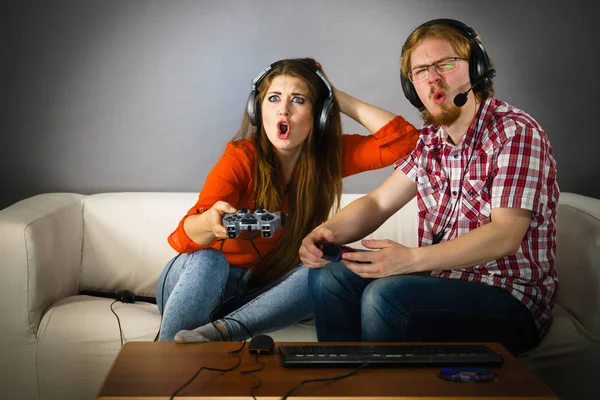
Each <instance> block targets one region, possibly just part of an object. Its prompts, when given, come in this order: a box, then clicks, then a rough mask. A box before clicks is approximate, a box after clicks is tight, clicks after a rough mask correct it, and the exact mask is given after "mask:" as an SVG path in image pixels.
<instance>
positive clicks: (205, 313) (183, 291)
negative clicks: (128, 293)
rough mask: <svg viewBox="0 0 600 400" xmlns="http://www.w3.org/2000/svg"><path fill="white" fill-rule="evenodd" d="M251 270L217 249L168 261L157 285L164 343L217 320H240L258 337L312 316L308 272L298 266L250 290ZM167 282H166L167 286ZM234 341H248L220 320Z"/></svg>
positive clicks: (239, 328)
mask: <svg viewBox="0 0 600 400" xmlns="http://www.w3.org/2000/svg"><path fill="white" fill-rule="evenodd" d="M250 276H251V270H250V269H248V268H239V267H235V266H230V265H229V263H228V262H227V259H226V258H225V256H224V255H223V253H221V252H220V251H218V250H215V249H203V250H198V251H195V252H193V253H184V254H180V255H178V256H177V257H175V258H173V259H172V260H171V261H169V262H168V263H167V265H166V266H165V268H164V269H163V271H162V273H161V275H160V277H159V279H158V284H157V286H156V303H157V305H158V309H159V311H160V313H161V314H162V323H161V327H160V334H159V338H158V339H159V340H160V341H172V340H174V337H175V334H176V333H177V332H179V331H180V330H182V329H187V330H190V329H195V328H197V327H199V326H202V325H205V324H207V323H208V322H210V321H213V320H214V319H216V318H232V319H235V320H236V321H239V322H241V323H242V324H243V325H244V326H245V327H246V328H248V329H249V330H250V333H251V334H252V335H253V336H254V335H257V334H261V333H268V332H272V331H276V330H279V329H283V328H285V327H287V326H289V325H292V324H295V323H296V322H299V321H303V320H306V319H311V318H312V309H311V308H310V304H309V301H308V289H307V279H308V268H306V267H304V266H298V267H296V268H294V269H292V270H291V271H289V272H288V273H287V274H286V275H284V276H283V277H281V278H280V279H278V280H277V281H275V282H272V283H269V284H267V285H263V286H260V287H257V288H249V286H248V282H249V280H250ZM165 281H166V284H165ZM219 322H221V323H222V324H223V325H224V326H225V328H226V329H227V334H228V338H229V339H230V340H241V339H245V338H248V337H249V335H248V332H247V331H246V329H244V327H243V326H241V325H240V324H238V323H237V322H234V321H231V320H227V319H220V320H219Z"/></svg>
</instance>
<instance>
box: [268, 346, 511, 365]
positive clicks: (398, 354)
mask: <svg viewBox="0 0 600 400" xmlns="http://www.w3.org/2000/svg"><path fill="white" fill-rule="evenodd" d="M279 352H280V353H281V356H282V358H283V365H284V366H285V367H307V368H312V367H353V366H359V365H361V364H364V363H368V364H369V366H375V367H400V366H453V365H456V366H465V365H468V366H484V365H486V366H489V365H499V364H502V362H503V361H504V359H503V358H502V356H501V355H500V354H498V353H496V352H494V351H492V350H491V349H490V348H489V347H487V346H484V345H446V344H444V345H434V344H431V345H428V344H425V345H408V344H406V345H394V346H331V345H304V346H280V347H279Z"/></svg>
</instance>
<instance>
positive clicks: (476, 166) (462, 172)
mask: <svg viewBox="0 0 600 400" xmlns="http://www.w3.org/2000/svg"><path fill="white" fill-rule="evenodd" d="M394 167H395V168H400V169H401V170H402V171H403V172H404V173H405V174H406V175H407V176H408V177H409V178H410V179H412V180H413V181H414V182H415V183H416V184H417V203H418V207H419V246H428V245H431V244H432V242H433V237H434V236H435V234H436V233H438V232H441V231H443V230H445V234H444V236H443V238H442V240H451V239H454V238H456V237H458V236H460V235H462V234H464V233H467V232H469V231H471V230H473V229H476V228H477V227H479V226H482V225H484V224H487V223H489V222H490V215H491V211H492V209H493V208H522V209H526V210H531V211H532V212H533V217H532V219H531V222H530V224H529V229H528V230H527V233H526V234H525V237H524V238H523V241H522V242H521V246H520V248H519V250H518V251H517V253H516V254H514V255H511V256H507V257H504V258H501V259H498V260H493V261H490V262H488V263H486V264H482V265H477V266H475V267H471V268H462V269H453V270H449V271H433V272H432V273H431V275H432V276H438V277H443V278H451V279H463V280H467V281H475V282H481V283H485V284H488V285H491V286H496V287H501V288H503V289H505V290H507V291H508V292H509V293H510V294H511V295H513V296H514V297H515V298H517V299H518V300H519V301H521V302H522V303H523V304H524V305H525V306H526V307H527V308H528V309H529V311H531V313H532V315H533V317H534V319H535V322H536V325H537V327H538V330H539V332H540V336H543V335H544V334H545V333H546V331H547V328H548V327H549V325H550V322H551V321H552V306H553V304H554V300H555V297H556V290H557V288H558V278H557V276H556V272H555V270H554V257H555V252H556V244H555V236H556V229H555V222H556V205H557V203H558V197H559V190H558V185H557V183H556V163H555V161H554V158H553V157H552V148H551V147H550V142H549V141H548V137H547V136H546V133H545V132H544V130H543V129H542V127H541V126H540V125H539V124H538V123H537V122H536V121H535V120H534V119H533V118H531V117H530V116H529V115H528V114H526V113H525V112H523V111H521V110H519V109H517V108H515V107H513V106H511V105H509V104H507V103H504V102H501V101H499V100H496V99H493V98H490V99H488V100H487V101H486V102H485V103H484V104H483V105H482V106H481V108H480V110H479V112H478V114H477V116H476V118H475V119H474V120H473V123H472V124H471V126H470V127H469V130H468V131H467V133H466V134H465V136H464V137H463V139H462V140H461V141H460V142H459V143H458V144H457V145H456V146H455V145H452V144H451V143H449V141H448V134H447V133H446V132H445V130H444V129H443V128H442V127H435V126H432V125H424V126H423V127H422V128H421V136H420V138H419V141H418V142H417V146H416V148H415V149H414V150H413V152H412V153H411V154H409V155H407V156H406V157H404V158H402V159H400V160H398V161H397V162H396V163H395V164H394Z"/></svg>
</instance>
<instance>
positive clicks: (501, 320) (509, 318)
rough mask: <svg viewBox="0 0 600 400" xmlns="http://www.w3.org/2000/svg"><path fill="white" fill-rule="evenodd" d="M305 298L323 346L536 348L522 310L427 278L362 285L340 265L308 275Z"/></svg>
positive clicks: (461, 285)
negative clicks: (417, 344) (461, 344)
mask: <svg viewBox="0 0 600 400" xmlns="http://www.w3.org/2000/svg"><path fill="white" fill-rule="evenodd" d="M308 288H309V297H310V301H311V303H312V306H313V311H314V314H315V324H316V327H317V337H318V339H319V341H325V342H337V341H341V342H350V341H352V342H360V341H364V342H500V343H502V344H504V346H506V347H507V348H508V349H509V350H510V351H512V352H513V353H515V354H519V353H522V352H524V351H526V350H528V349H530V348H532V347H534V346H535V345H537V343H538V332H537V329H536V326H535V322H534V320H533V317H532V315H531V313H530V312H529V311H528V309H527V308H526V307H525V306H524V305H523V304H521V303H520V302H519V301H518V300H517V299H515V298H514V297H512V296H511V295H510V293H508V292H507V291H506V290H504V289H500V288H495V287H492V286H489V285H486V284H483V283H476V282H467V281H462V280H458V279H446V278H436V277H432V276H429V275H426V276H425V275H395V276H389V277H385V278H380V279H365V278H362V277H360V276H358V275H356V274H355V273H354V272H352V271H351V270H349V269H348V268H346V266H345V265H344V264H342V263H331V264H329V265H327V266H326V267H325V268H321V269H311V270H310V272H309V276H308Z"/></svg>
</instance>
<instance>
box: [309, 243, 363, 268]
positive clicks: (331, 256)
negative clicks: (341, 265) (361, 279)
mask: <svg viewBox="0 0 600 400" xmlns="http://www.w3.org/2000/svg"><path fill="white" fill-rule="evenodd" d="M316 245H317V247H318V248H319V249H320V250H321V251H322V252H323V257H321V258H322V259H324V260H327V261H331V262H340V261H342V254H344V253H352V252H354V251H362V250H357V249H353V248H352V247H348V246H344V245H341V244H335V243H329V242H318V243H316ZM352 262H356V263H359V264H371V263H370V262H369V261H352Z"/></svg>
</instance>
